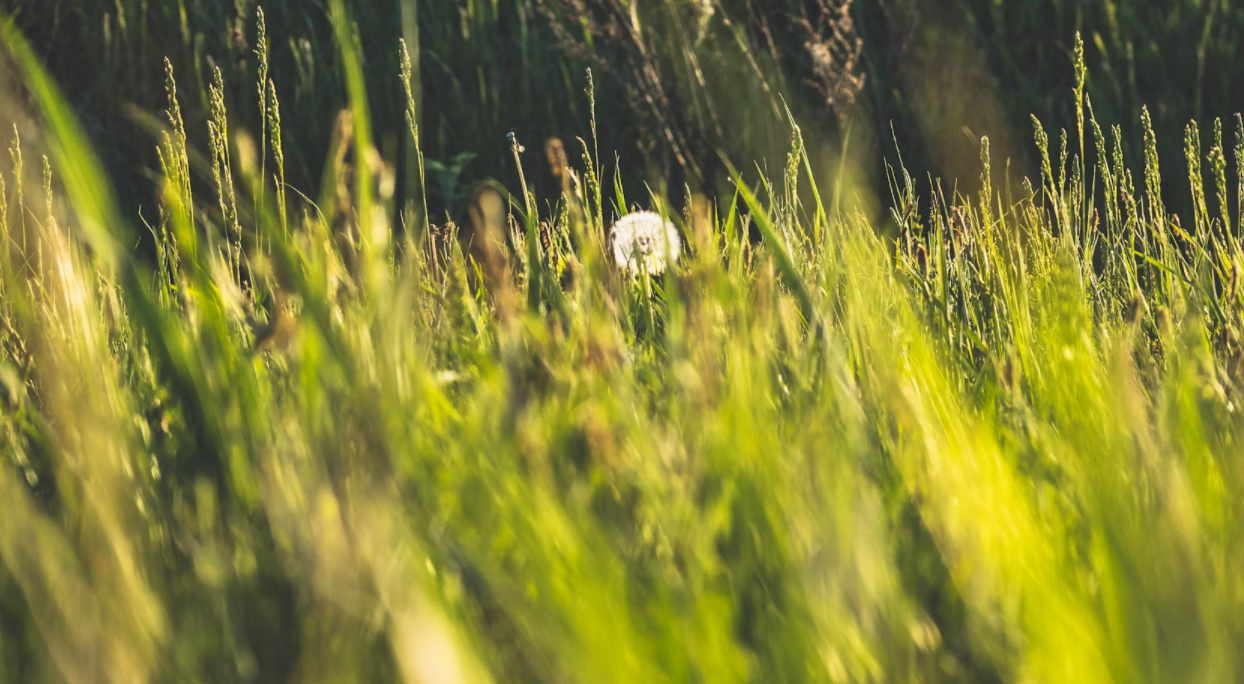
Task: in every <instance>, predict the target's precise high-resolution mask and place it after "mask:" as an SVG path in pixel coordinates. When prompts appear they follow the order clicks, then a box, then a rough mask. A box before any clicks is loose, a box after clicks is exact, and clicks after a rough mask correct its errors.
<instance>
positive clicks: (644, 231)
mask: <svg viewBox="0 0 1244 684" xmlns="http://www.w3.org/2000/svg"><path fill="white" fill-rule="evenodd" d="M609 237H610V241H611V242H612V243H613V259H614V262H615V263H617V265H618V268H621V269H625V270H627V271H629V272H630V273H632V274H636V275H637V274H639V273H640V271H641V270H645V269H646V270H647V272H648V274H649V275H658V274H660V273H662V272H663V271H665V268H666V266H667V265H668V264H675V263H678V255H679V253H680V252H681V251H682V239H681V238H680V237H679V236H678V230H677V229H676V228H674V224H673V223H671V222H669V221H667V220H665V219H664V218H662V217H661V216H660V215H659V214H654V213H652V212H650V211H639V212H635V213H633V214H629V215H627V216H626V217H625V218H623V219H621V220H619V221H618V222H617V223H615V224H614V226H613V231H612V232H610V235H609Z"/></svg>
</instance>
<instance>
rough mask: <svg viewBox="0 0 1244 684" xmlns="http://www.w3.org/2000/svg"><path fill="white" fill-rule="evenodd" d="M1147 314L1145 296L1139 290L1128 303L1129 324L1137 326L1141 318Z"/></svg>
mask: <svg viewBox="0 0 1244 684" xmlns="http://www.w3.org/2000/svg"><path fill="white" fill-rule="evenodd" d="M1144 312H1145V296H1144V295H1143V294H1141V292H1140V291H1139V290H1137V291H1136V294H1134V295H1132V299H1131V300H1130V301H1129V302H1128V303H1127V324H1128V325H1136V324H1137V323H1139V322H1140V317H1141V316H1142V315H1143V314H1144Z"/></svg>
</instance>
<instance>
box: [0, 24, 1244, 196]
mask: <svg viewBox="0 0 1244 684" xmlns="http://www.w3.org/2000/svg"><path fill="white" fill-rule="evenodd" d="M347 5H348V6H349V9H350V11H351V13H352V16H353V17H354V21H355V24H356V30H357V32H358V36H359V38H360V44H361V55H360V59H361V61H362V63H363V71H364V75H365V77H366V82H367V85H368V94H369V103H370V105H371V111H372V114H373V117H372V122H373V127H374V129H375V133H374V136H373V137H374V138H375V140H376V141H377V146H378V147H379V148H380V149H381V152H382V154H384V155H385V157H386V159H389V160H391V161H397V160H404V159H405V157H404V153H405V147H406V143H405V139H404V138H403V137H402V135H401V133H402V131H403V130H404V118H403V117H404V115H403V114H402V109H403V107H404V106H405V105H404V99H403V97H402V94H401V89H400V86H399V84H398V82H397V81H396V79H394V78H393V69H394V64H395V57H394V49H393V45H395V44H396V41H397V39H398V38H400V37H405V39H406V42H407V43H408V44H409V45H410V46H411V50H412V57H413V59H414V62H415V66H416V79H415V80H416V82H415V94H416V97H417V99H418V100H419V101H420V103H421V104H422V105H423V106H421V107H420V109H419V112H418V116H419V119H420V124H421V130H422V131H423V134H424V148H425V149H424V153H425V156H426V157H427V159H429V160H432V161H434V162H436V164H434V165H433V166H432V168H431V170H430V174H431V182H430V184H429V185H430V190H429V193H430V195H431V197H430V198H429V199H430V209H431V211H432V212H433V214H434V216H436V217H438V219H439V218H442V217H444V215H445V212H447V211H448V212H449V214H450V215H451V216H452V217H453V218H454V219H455V220H458V221H461V220H462V218H463V216H462V214H461V212H462V211H463V208H464V204H465V199H466V197H467V196H468V195H469V194H470V191H471V189H472V188H473V186H474V183H476V182H478V181H480V180H482V179H485V178H489V177H494V178H497V179H498V180H501V181H502V182H504V183H505V184H506V185H507V186H510V187H513V185H514V184H515V183H516V182H517V178H516V177H514V176H513V172H512V171H507V170H506V160H507V155H508V154H509V149H508V146H507V143H506V141H505V134H506V133H508V132H510V131H515V132H517V133H518V134H519V135H520V136H521V137H522V139H523V140H525V141H528V143H529V144H530V145H531V147H532V148H533V149H535V148H537V147H539V146H540V145H542V144H543V142H544V141H545V140H546V139H547V138H549V137H551V136H558V137H560V138H562V139H563V140H565V141H566V142H568V143H573V141H574V139H575V137H582V138H585V139H586V138H587V137H589V135H590V131H589V130H588V129H587V125H586V123H585V122H586V121H587V116H586V112H585V111H584V98H583V97H582V93H583V90H584V88H585V87H586V85H587V84H586V79H585V77H584V69H585V68H587V67H593V68H594V69H595V77H596V81H597V86H598V87H597V93H596V96H597V98H598V107H597V110H598V111H597V115H598V121H599V134H600V136H601V149H602V150H605V151H606V156H607V157H609V158H608V159H606V162H607V165H608V166H610V167H612V166H613V163H612V162H613V160H612V155H613V154H614V152H615V151H616V153H617V154H618V156H619V158H620V159H621V161H622V164H621V168H622V171H623V173H624V176H625V178H626V179H627V180H629V181H649V182H651V183H653V184H654V185H655V184H656V183H658V182H660V181H664V182H666V183H667V184H668V185H669V187H672V188H681V187H682V186H683V184H684V183H686V184H689V185H691V186H692V188H693V189H704V190H707V191H710V192H709V194H714V192H713V191H720V189H721V188H720V184H721V183H722V182H723V181H724V180H725V179H724V177H723V174H722V169H721V168H720V166H719V165H718V164H717V162H716V159H717V151H718V150H722V151H724V152H726V153H727V154H732V155H737V157H738V158H740V159H758V158H762V157H768V158H777V157H778V156H780V154H781V150H782V149H784V147H785V145H786V143H787V134H786V132H785V131H784V128H783V127H784V119H785V114H784V108H783V107H782V105H781V102H780V98H785V100H786V102H787V103H788V104H789V105H790V106H791V108H792V110H793V111H794V112H795V113H796V115H798V116H799V117H800V120H801V121H804V122H805V140H807V141H808V143H809V145H810V146H812V147H813V148H814V157H815V158H817V161H818V163H820V159H819V158H820V157H821V156H825V157H832V156H833V155H832V154H830V151H831V150H833V151H837V148H838V146H839V145H841V144H842V142H843V141H844V139H845V132H846V129H847V128H848V127H850V126H852V125H853V126H854V128H853V133H854V136H853V138H852V142H853V144H854V145H855V146H856V148H857V150H858V154H856V157H857V158H858V159H859V162H860V166H861V168H862V169H863V170H865V171H867V172H868V173H869V175H870V178H871V187H872V189H873V190H875V191H881V192H882V194H884V190H885V183H884V173H883V172H882V167H881V159H882V158H883V156H887V157H889V158H890V159H891V160H893V155H894V146H893V144H892V139H891V133H890V128H891V126H893V128H894V132H895V133H896V136H897V140H898V142H899V144H900V146H901V148H902V150H903V153H904V159H905V161H906V162H907V164H908V166H909V167H910V168H911V169H912V172H913V175H914V176H915V177H916V178H917V180H918V181H919V182H921V183H924V182H925V181H926V179H927V175H926V174H928V173H931V174H932V175H933V176H935V177H941V178H943V179H945V181H946V182H947V183H953V182H954V181H955V180H957V181H958V182H959V183H960V184H961V187H963V188H964V189H965V190H975V189H977V188H976V187H975V183H976V182H977V177H978V175H979V174H978V173H977V171H976V170H975V163H976V154H975V152H974V147H975V140H976V138H978V137H979V136H982V135H988V136H990V138H991V140H992V141H993V143H994V148H995V151H996V152H997V153H998V156H999V157H1000V158H1002V159H1003V160H1006V159H1011V160H1012V161H1013V162H1014V163H1015V164H1017V165H1019V170H1021V171H1022V172H1023V173H1025V174H1028V175H1032V174H1033V173H1034V172H1035V165H1034V164H1035V159H1034V158H1033V156H1032V154H1031V151H1030V149H1029V147H1030V146H1029V145H1027V141H1028V140H1030V134H1029V131H1030V129H1031V125H1030V122H1029V117H1030V116H1031V115H1036V116H1037V117H1039V118H1040V119H1041V120H1042V121H1045V122H1047V126H1049V127H1050V128H1051V129H1052V130H1054V131H1057V130H1058V129H1060V128H1067V129H1069V130H1070V129H1074V127H1075V118H1074V114H1073V111H1072V108H1071V107H1070V106H1069V104H1068V102H1069V99H1068V98H1067V97H1066V95H1067V93H1068V92H1069V89H1070V88H1071V86H1072V82H1071V78H1070V75H1069V72H1068V70H1067V64H1068V63H1069V61H1070V58H1071V39H1070V36H1072V35H1074V33H1075V32H1076V31H1080V32H1081V33H1082V34H1083V35H1084V36H1085V41H1086V52H1085V58H1086V61H1087V63H1088V66H1089V69H1090V74H1091V82H1090V90H1091V92H1092V93H1093V104H1094V107H1095V110H1096V111H1097V113H1098V114H1099V116H1101V117H1102V118H1103V119H1104V120H1108V121H1111V122H1113V123H1117V124H1118V125H1120V126H1121V127H1122V129H1123V134H1124V136H1123V143H1124V149H1125V151H1126V152H1129V153H1135V152H1136V151H1138V150H1139V149H1140V145H1141V129H1140V120H1139V115H1138V112H1139V110H1140V107H1141V105H1143V104H1148V105H1149V107H1150V110H1151V114H1152V116H1153V122H1154V127H1155V130H1156V131H1157V133H1158V140H1159V152H1160V153H1161V154H1162V157H1163V158H1170V159H1176V158H1178V157H1179V155H1180V154H1181V153H1182V146H1181V144H1180V141H1181V140H1182V135H1183V127H1184V125H1185V124H1186V123H1187V122H1188V121H1189V120H1191V119H1193V118H1197V119H1201V120H1204V119H1206V118H1209V117H1214V116H1221V117H1227V116H1230V115H1232V114H1233V113H1234V112H1236V111H1239V110H1241V109H1244V94H1240V91H1239V89H1238V88H1232V87H1231V84H1233V83H1237V82H1238V81H1239V76H1240V69H1241V67H1240V66H1238V60H1236V59H1234V56H1235V55H1236V54H1237V50H1238V48H1239V46H1240V41H1241V37H1242V31H1244V8H1240V7H1237V6H1234V5H1233V4H1232V3H1229V2H1226V1H1225V0H1204V1H1196V2H1193V1H1191V0H1187V1H1181V0H1162V1H1160V2H1117V1H1114V0H1089V1H1088V2H1058V1H1056V0H1037V1H1034V2H1022V3H1001V2H993V1H991V0H980V1H976V0H880V1H878V2H867V3H865V2H851V1H850V0H766V1H765V2H758V1H756V0H694V1H693V0H652V1H650V2H636V3H628V2H625V1H622V0H504V1H500V2H495V1H492V0H436V1H434V2H428V1H424V0H375V1H373V0H368V1H367V2H353V1H351V2H347ZM256 6H257V3H255V2H254V1H253V0H115V2H114V1H109V2H70V1H65V0H60V1H56V0H52V1H49V2H44V1H43V0H4V2H0V8H2V9H5V10H7V12H8V13H9V14H10V15H11V16H12V17H13V18H14V20H15V22H16V24H17V26H18V27H19V28H20V29H21V30H22V31H23V32H24V33H25V34H26V35H27V36H28V37H29V38H30V40H31V43H32V45H33V46H34V47H35V50H36V52H37V53H38V54H39V56H40V58H41V59H42V60H44V62H45V63H46V64H47V65H48V69H49V71H50V72H51V73H52V74H53V75H54V76H55V78H56V79H57V80H58V82H60V83H61V84H62V85H63V87H64V89H65V91H66V93H67V95H68V97H69V100H70V102H71V104H72V105H73V106H74V108H75V111H77V112H78V113H79V114H80V115H81V116H82V118H83V122H84V125H85V126H86V128H87V131H88V134H89V135H90V136H91V139H92V141H93V142H94V143H96V145H97V146H98V148H99V149H100V151H101V154H102V155H103V157H104V160H105V162H106V164H107V167H108V169H109V171H110V173H111V174H112V176H113V177H114V180H115V181H116V183H117V185H118V187H119V189H120V191H121V194H122V198H123V200H124V202H125V203H126V205H127V206H129V207H130V208H135V207H137V206H138V205H140V204H144V205H147V206H148V207H150V205H151V204H152V203H153V199H152V197H153V189H152V188H153V183H152V180H151V179H152V177H153V175H154V174H153V172H152V169H157V168H158V163H157V161H156V159H155V157H154V153H153V151H152V150H153V148H152V146H151V145H149V144H141V141H145V140H149V139H150V138H151V133H150V130H149V129H148V128H146V127H144V125H143V123H142V121H141V120H139V119H137V118H136V117H135V112H134V111H133V108H135V107H136V108H137V109H138V110H140V111H143V112H153V111H157V110H159V109H160V108H161V107H162V106H163V97H164V95H163V89H164V59H165V57H167V58H169V59H171V60H172V62H173V65H174V66H175V67H176V68H177V69H178V71H179V73H185V74H186V75H187V79H183V80H184V82H183V83H182V88H183V91H185V92H186V93H187V94H188V95H189V96H190V97H191V98H192V100H191V102H193V103H194V104H195V105H196V106H194V107H191V108H190V116H199V117H201V116H203V115H202V114H200V113H199V112H201V111H203V112H205V111H206V102H207V99H206V98H207V83H208V81H207V79H208V75H209V71H210V68H211V67H212V66H219V67H220V68H221V69H222V72H223V74H224V77H225V83H226V87H227V88H228V90H229V95H230V96H231V98H232V101H235V102H236V105H235V106H233V107H232V108H231V110H230V116H231V119H233V120H234V121H235V122H236V125H237V126H239V127H241V128H244V129H247V130H256V126H257V124H258V121H259V117H260V114H259V106H258V102H257V99H258V96H257V92H256V89H255V88H254V85H253V80H254V73H253V72H254V69H255V65H256V61H255V55H254V47H255V40H256V28H255V21H254V15H255V9H256ZM327 7H328V3H327V2H326V1H325V0H299V1H297V2H291V1H281V0H277V1H275V2H270V3H266V5H265V7H264V9H265V10H266V12H267V18H268V30H269V35H270V36H272V48H271V56H270V63H271V67H270V76H271V78H272V80H273V81H274V83H276V84H277V88H278V92H279V94H280V96H281V98H282V102H283V103H284V104H285V112H284V114H285V118H284V126H285V129H286V132H285V135H286V137H287V139H288V140H289V142H290V144H289V145H288V147H289V159H288V162H289V163H288V166H289V169H288V173H289V180H290V182H291V183H293V184H295V185H297V186H298V187H299V188H302V189H304V191H310V190H316V189H318V188H317V186H318V185H319V183H320V181H321V171H322V169H323V162H324V159H325V155H326V154H327V153H328V152H327V145H326V144H325V141H326V140H327V139H328V138H329V137H330V136H331V133H332V127H333V122H334V120H335V118H336V114H337V111H338V110H339V109H340V108H341V107H342V105H343V103H344V101H345V100H344V94H343V87H344V86H343V80H342V77H341V76H342V74H341V68H340V59H339V57H338V54H337V51H336V50H335V49H334V46H333V42H332V31H331V28H330V26H329V21H328V10H327ZM190 128H191V132H192V140H191V142H192V143H193V144H195V145H196V146H197V147H200V148H202V147H204V146H206V140H205V138H204V137H203V134H202V126H191V127H190ZM1055 139H1057V136H1056V135H1055ZM571 147H572V148H573V147H575V146H574V145H573V144H572V145H571ZM572 153H573V154H572V156H574V157H577V156H578V153H577V151H575V150H572ZM826 163H828V162H826ZM406 168H407V166H406V165H404V164H399V173H401V174H402V175H403V180H406V174H405V170H406ZM538 170H539V171H543V169H538ZM531 175H533V176H535V177H534V178H532V179H530V180H531V181H532V182H533V183H536V184H537V187H539V188H540V189H547V188H548V187H549V184H550V183H551V181H550V179H548V178H547V177H546V176H547V174H545V173H533V174H531ZM409 187H411V188H413V187H414V185H413V183H412V184H411V185H410V186H409ZM412 192H413V190H412ZM671 195H673V196H674V197H675V201H676V202H680V201H681V200H680V198H681V195H682V192H681V191H679V192H672V193H671ZM1172 195H1173V196H1172V197H1171V198H1170V201H1171V202H1172V203H1173V205H1174V206H1175V207H1176V208H1178V209H1181V210H1183V211H1184V212H1186V210H1187V206H1186V204H1185V203H1184V202H1183V201H1182V200H1181V199H1179V196H1174V193H1172ZM399 204H400V203H399Z"/></svg>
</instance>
